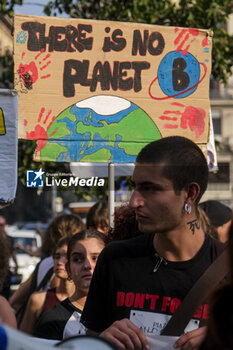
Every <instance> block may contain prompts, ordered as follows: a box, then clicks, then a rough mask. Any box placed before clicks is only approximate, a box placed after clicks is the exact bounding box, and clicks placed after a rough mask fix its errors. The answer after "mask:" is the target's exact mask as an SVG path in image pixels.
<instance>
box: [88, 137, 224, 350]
mask: <svg viewBox="0 0 233 350" xmlns="http://www.w3.org/2000/svg"><path fill="white" fill-rule="evenodd" d="M207 181H208V166H207V162H206V159H205V156H204V154H203V153H202V151H201V150H200V148H199V147H198V146H197V145H196V144H195V143H194V142H192V141H191V140H189V139H187V138H185V137H180V136H172V137H165V138H162V139H160V140H157V141H154V142H151V143H150V144H148V145H146V146H145V147H144V148H143V149H142V150H141V151H140V152H139V154H138V156H137V159H136V165H135V169H134V172H133V176H132V183H133V185H134V191H133V193H132V196H131V199H130V202H129V205H130V206H131V207H132V208H133V209H134V210H135V214H136V219H137V222H138V229H139V230H140V231H141V232H143V233H144V234H143V235H139V236H138V237H134V238H131V239H128V240H122V241H118V242H112V243H110V244H108V245H107V246H106V248H105V249H104V250H103V252H102V253H101V255H100V257H99V259H98V262H97V265H96V269H95V272H94V275H93V279H92V283H91V287H90V289H89V293H88V297H87V301H86V304H85V308H84V310H83V313H82V316H81V322H82V323H83V324H84V326H85V327H86V328H87V333H89V334H99V335H100V336H101V337H103V338H105V339H107V340H109V341H111V342H113V343H114V344H115V345H117V346H118V347H119V348H121V349H126V348H127V349H129V350H133V349H149V340H148V338H147V337H146V336H147V335H149V334H150V335H152V334H156V335H159V334H161V331H162V330H163V329H164V327H165V326H166V324H167V323H168V321H169V319H170V318H171V317H172V315H173V314H174V312H175V310H176V309H177V308H178V306H179V305H180V303H181V302H182V300H183V299H184V298H185V296H186V294H187V293H188V291H189V290H190V289H191V288H192V286H193V285H194V283H195V282H196V281H197V280H198V279H199V278H200V277H201V275H202V274H203V273H204V272H205V270H206V269H207V268H208V267H209V266H210V264H212V262H213V261H214V260H215V258H216V257H217V256H218V255H219V254H220V253H221V252H222V250H223V249H224V245H223V244H222V243H221V242H219V241H217V240H214V239H213V238H212V237H210V236H209V235H206V234H205V233H204V231H203V229H202V227H201V225H200V222H199V219H198V213H197V206H198V203H199V200H200V199H201V197H202V195H203V193H204V192H205V190H206V187H207ZM199 309H200V310H202V311H204V310H205V309H206V305H200V308H199ZM205 317H206V313H205V312H198V313H195V314H194V315H193V317H192V319H191V320H190V322H189V324H188V326H187V327H186V329H189V331H188V333H184V334H180V337H179V339H178V340H177V341H176V343H175V344H174V347H175V348H179V347H182V349H183V350H187V349H197V348H198V346H199V345H200V344H201V341H202V340H203V338H204V336H205V332H206V327H199V326H200V325H201V321H202V320H203V319H204V318H205ZM186 329H185V330H184V332H186Z"/></svg>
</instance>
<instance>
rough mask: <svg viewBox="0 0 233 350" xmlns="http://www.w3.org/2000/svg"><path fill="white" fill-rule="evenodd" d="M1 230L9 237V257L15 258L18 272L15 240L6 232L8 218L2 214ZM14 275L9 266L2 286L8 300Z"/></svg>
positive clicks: (0, 219)
mask: <svg viewBox="0 0 233 350" xmlns="http://www.w3.org/2000/svg"><path fill="white" fill-rule="evenodd" d="M0 232H1V233H2V235H4V236H5V237H6V239H7V242H8V246H9V258H12V260H13V262H14V264H15V267H14V274H17V271H18V262H17V257H16V253H15V249H14V241H13V238H12V237H11V236H9V235H8V234H7V232H6V220H5V218H4V217H3V216H2V215H1V216H0ZM12 275H13V272H12V271H11V270H10V268H9V267H8V273H7V275H6V277H5V280H4V283H3V287H2V295H3V296H4V297H5V298H6V299H7V300H8V299H9V298H10V295H11V290H10V286H11V277H12Z"/></svg>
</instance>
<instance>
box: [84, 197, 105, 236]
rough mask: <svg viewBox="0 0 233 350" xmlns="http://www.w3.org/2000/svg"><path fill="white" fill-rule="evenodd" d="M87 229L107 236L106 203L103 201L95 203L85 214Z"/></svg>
mask: <svg viewBox="0 0 233 350" xmlns="http://www.w3.org/2000/svg"><path fill="white" fill-rule="evenodd" d="M86 226H87V228H94V229H95V230H97V231H100V232H102V233H104V234H105V235H107V234H108V229H109V219H108V202H107V201H105V200H101V201H98V202H97V203H95V204H94V205H93V206H92V207H91V208H90V209H89V211H88V213H87V221H86Z"/></svg>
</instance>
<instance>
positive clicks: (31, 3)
mask: <svg viewBox="0 0 233 350" xmlns="http://www.w3.org/2000/svg"><path fill="white" fill-rule="evenodd" d="M23 2H24V4H23V5H22V6H19V5H15V6H14V11H15V14H17V15H36V16H45V14H44V13H43V8H44V5H46V4H47V3H48V2H49V0H24V1H23ZM57 17H69V16H68V15H65V14H62V15H59V14H58V15H57Z"/></svg>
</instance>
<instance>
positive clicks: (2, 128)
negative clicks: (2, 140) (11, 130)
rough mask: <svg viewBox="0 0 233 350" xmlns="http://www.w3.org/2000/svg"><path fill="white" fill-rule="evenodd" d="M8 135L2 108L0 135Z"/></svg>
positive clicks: (0, 110) (0, 111)
mask: <svg viewBox="0 0 233 350" xmlns="http://www.w3.org/2000/svg"><path fill="white" fill-rule="evenodd" d="M5 134H6V127H5V120H4V114H3V110H2V108H0V135H5Z"/></svg>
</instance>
